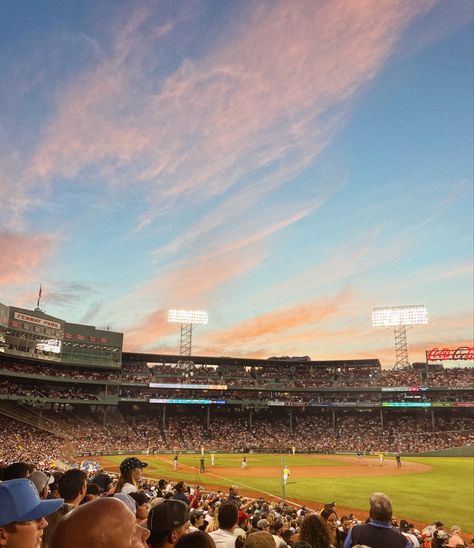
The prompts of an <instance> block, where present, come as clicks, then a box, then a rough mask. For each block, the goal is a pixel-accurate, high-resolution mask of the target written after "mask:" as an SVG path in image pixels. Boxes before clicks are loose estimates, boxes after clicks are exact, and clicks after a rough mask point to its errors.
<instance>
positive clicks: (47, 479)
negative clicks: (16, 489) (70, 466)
mask: <svg viewBox="0 0 474 548" xmlns="http://www.w3.org/2000/svg"><path fill="white" fill-rule="evenodd" d="M28 479H29V480H30V481H32V482H33V483H34V485H35V487H36V489H37V491H38V494H41V493H42V492H43V489H44V488H45V487H46V485H51V484H52V483H54V477H53V476H52V474H45V473H44V472H41V470H35V471H34V472H33V473H32V474H30V475H29V476H28Z"/></svg>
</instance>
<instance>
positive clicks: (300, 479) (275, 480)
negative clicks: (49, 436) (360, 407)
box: [98, 453, 474, 534]
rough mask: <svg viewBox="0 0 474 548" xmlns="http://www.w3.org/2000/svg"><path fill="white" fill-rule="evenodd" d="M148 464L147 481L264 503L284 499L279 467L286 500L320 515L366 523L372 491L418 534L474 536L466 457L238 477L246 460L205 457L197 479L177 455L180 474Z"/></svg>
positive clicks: (471, 474) (302, 461)
mask: <svg viewBox="0 0 474 548" xmlns="http://www.w3.org/2000/svg"><path fill="white" fill-rule="evenodd" d="M124 458H125V457H124V456H123V455H118V456H117V455H114V456H107V457H100V458H99V459H98V460H99V461H100V462H101V463H102V464H103V466H104V468H105V469H106V470H109V471H113V472H117V471H118V465H119V464H120V462H121V461H122V460H123V459H124ZM140 458H141V459H142V460H144V461H145V462H148V463H149V466H148V467H147V468H146V469H145V470H144V476H145V477H146V478H152V479H160V478H166V479H173V480H185V481H187V482H189V483H191V484H193V485H195V484H199V485H201V486H205V487H207V488H213V489H216V488H222V489H226V488H227V487H228V486H229V485H232V484H237V485H239V487H240V493H241V494H244V495H245V494H248V495H250V496H254V497H256V496H258V497H260V496H261V497H264V498H267V499H268V498H273V497H275V498H279V497H281V466H282V459H283V460H284V464H285V465H287V466H288V467H289V469H290V478H289V480H288V483H287V485H286V493H285V495H286V500H287V501H288V502H295V503H297V504H304V505H305V506H307V507H309V508H313V509H315V510H319V509H320V508H321V506H322V504H323V503H325V502H332V501H336V503H337V505H338V513H339V514H340V515H343V513H346V512H349V511H354V512H355V513H356V514H357V515H358V517H363V516H364V515H365V513H366V512H367V508H368V496H369V494H370V493H372V492H374V491H383V492H385V493H387V494H388V495H389V496H390V497H391V499H392V502H393V507H394V515H395V516H396V517H397V518H398V519H407V520H409V521H413V522H415V524H416V525H417V526H418V527H420V526H421V525H426V524H428V523H433V522H434V521H437V520H441V521H443V522H444V523H445V524H446V525H447V526H449V527H450V526H451V525H453V524H456V525H459V526H461V528H462V529H463V531H465V532H469V533H471V534H473V533H474V523H473V521H474V489H473V485H474V460H473V459H472V458H469V457H410V458H408V457H407V458H402V467H401V468H397V467H396V463H395V459H393V458H386V459H385V462H384V465H383V466H380V465H379V460H378V458H377V457H363V458H362V459H360V460H359V459H358V457H357V456H352V455H294V456H293V455H288V454H286V455H284V456H283V457H281V456H280V455H262V454H250V455H247V463H248V467H247V468H246V469H241V467H240V465H241V460H242V456H241V455H238V454H225V455H224V454H218V455H216V464H215V466H214V467H211V463H210V456H209V455H208V454H206V455H205V462H206V472H205V473H199V459H200V455H197V454H195V455H193V454H185V453H183V454H180V456H179V468H178V470H177V471H176V472H175V471H173V462H172V459H173V455H169V454H166V455H165V454H163V455H141V456H140Z"/></svg>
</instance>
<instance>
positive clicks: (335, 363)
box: [122, 352, 381, 368]
mask: <svg viewBox="0 0 474 548" xmlns="http://www.w3.org/2000/svg"><path fill="white" fill-rule="evenodd" d="M122 359H123V361H124V362H129V361H139V362H156V363H163V364H165V363H178V362H183V361H186V362H193V363H195V364H199V365H219V366H224V367H232V366H238V367H250V366H253V367H275V366H276V367H281V366H282V365H285V364H286V365H288V366H295V367H298V366H303V365H304V366H308V365H311V366H313V367H320V368H326V367H373V368H380V367H381V365H380V360H379V359H377V358H370V359H363V360H318V361H314V360H311V361H307V360H304V359H302V360H301V362H298V361H295V360H294V359H288V360H282V359H277V360H272V359H256V358H232V357H228V356H180V355H173V354H146V353H140V352H124V353H123V354H122Z"/></svg>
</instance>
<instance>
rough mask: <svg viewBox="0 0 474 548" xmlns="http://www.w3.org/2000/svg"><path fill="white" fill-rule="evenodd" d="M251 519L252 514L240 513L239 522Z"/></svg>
mask: <svg viewBox="0 0 474 548" xmlns="http://www.w3.org/2000/svg"><path fill="white" fill-rule="evenodd" d="M249 517H250V514H247V512H239V517H238V520H239V522H240V521H244V519H248V518H249Z"/></svg>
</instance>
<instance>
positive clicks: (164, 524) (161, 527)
mask: <svg viewBox="0 0 474 548" xmlns="http://www.w3.org/2000/svg"><path fill="white" fill-rule="evenodd" d="M148 529H149V530H150V538H149V540H148V544H149V545H150V547H151V548H169V547H171V546H175V545H176V543H177V542H178V540H179V539H180V538H181V536H183V535H186V534H187V532H188V530H189V508H188V506H187V504H185V503H184V502H182V501H180V500H176V499H168V500H164V501H163V502H161V503H160V504H157V505H156V506H154V507H153V508H152V509H151V510H150V513H149V514H148Z"/></svg>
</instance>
